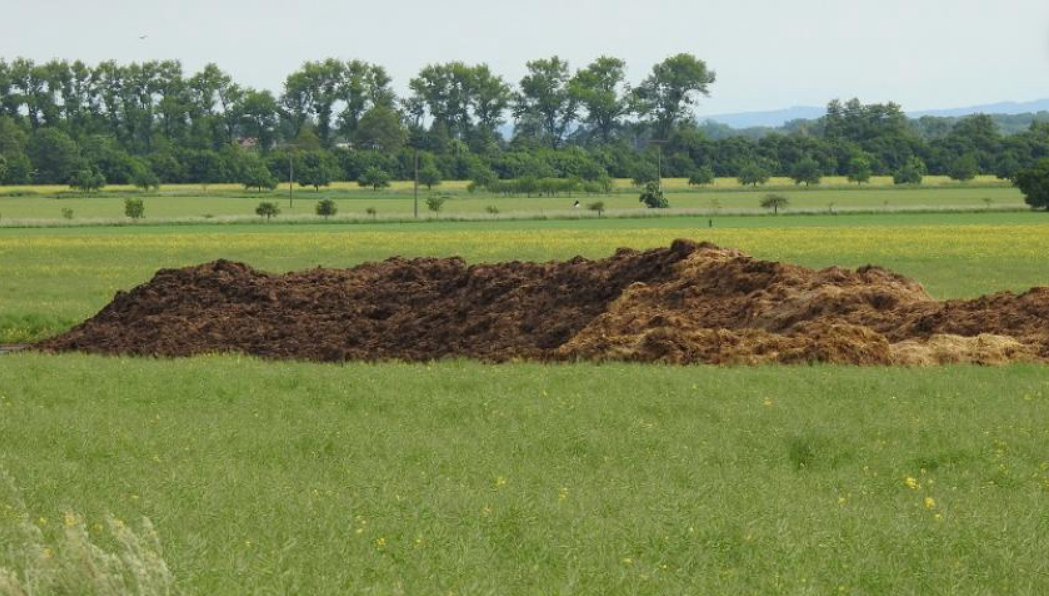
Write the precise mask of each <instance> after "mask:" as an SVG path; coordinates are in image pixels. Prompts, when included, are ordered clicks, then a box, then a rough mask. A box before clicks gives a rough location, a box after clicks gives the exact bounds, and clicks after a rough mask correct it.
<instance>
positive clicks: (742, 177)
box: [739, 163, 772, 187]
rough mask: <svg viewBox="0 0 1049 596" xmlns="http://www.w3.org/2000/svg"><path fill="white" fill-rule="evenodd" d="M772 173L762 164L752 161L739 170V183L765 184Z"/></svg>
mask: <svg viewBox="0 0 1049 596" xmlns="http://www.w3.org/2000/svg"><path fill="white" fill-rule="evenodd" d="M771 177H772V175H771V174H769V171H768V170H766V169H765V168H763V167H762V166H761V165H759V164H756V163H752V164H747V165H745V166H743V169H741V170H740V171H739V183H740V184H742V185H743V186H754V187H756V186H757V185H759V184H765V183H766V182H768V181H769V178H771Z"/></svg>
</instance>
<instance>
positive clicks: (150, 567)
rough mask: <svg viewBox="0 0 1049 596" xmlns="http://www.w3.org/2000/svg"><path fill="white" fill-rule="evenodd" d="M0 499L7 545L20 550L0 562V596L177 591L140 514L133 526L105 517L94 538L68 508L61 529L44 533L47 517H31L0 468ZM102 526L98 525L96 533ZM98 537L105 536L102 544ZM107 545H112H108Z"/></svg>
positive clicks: (150, 595) (0, 532) (143, 595)
mask: <svg viewBox="0 0 1049 596" xmlns="http://www.w3.org/2000/svg"><path fill="white" fill-rule="evenodd" d="M0 487H2V488H3V494H0V498H2V500H3V501H5V502H4V503H3V507H2V508H0V509H3V510H6V511H7V512H8V513H9V514H10V515H4V516H3V517H0V537H3V544H4V545H5V547H7V548H9V549H11V550H12V551H13V552H16V553H18V556H16V557H11V558H8V559H7V560H10V561H16V562H17V563H15V564H14V565H13V566H12V567H11V568H7V567H4V566H0V596H25V595H33V594H41V595H43V594H97V595H98V596H122V595H124V594H138V595H140V596H159V595H171V594H176V593H177V590H176V587H175V577H174V575H173V574H172V572H171V569H170V568H169V567H168V564H167V562H166V561H165V560H164V558H163V552H162V549H161V546H160V539H159V537H158V536H157V533H156V531H155V530H154V529H153V524H152V523H151V522H150V521H149V519H147V518H142V522H141V526H140V528H139V529H138V530H135V529H133V528H131V527H130V526H128V525H127V524H125V523H124V522H122V521H120V520H119V519H116V518H114V517H111V516H110V517H107V518H106V524H105V526H104V528H105V529H106V530H108V532H107V534H108V535H104V536H97V537H92V535H91V533H92V532H89V530H88V527H87V524H86V523H85V522H84V519H83V518H82V517H80V516H79V515H77V514H75V513H72V512H67V513H66V514H65V515H64V516H63V519H62V520H61V521H60V522H59V523H61V525H62V529H61V532H58V533H55V534H54V535H45V533H44V532H43V531H42V530H41V528H40V526H41V525H45V524H46V523H47V519H46V518H42V517H41V518H38V519H37V520H36V521H31V520H32V519H33V518H32V516H30V515H29V513H28V512H27V510H26V506H25V502H24V501H23V500H22V497H21V494H20V493H19V491H18V490H17V489H16V488H15V486H14V483H13V482H12V481H11V479H10V477H9V476H8V475H7V474H6V473H4V472H0ZM102 530H103V526H102V524H96V526H95V533H97V532H101V531H102ZM98 538H103V539H104V540H102V541H101V542H102V543H101V544H100V543H99V540H98ZM107 548H111V549H112V550H107Z"/></svg>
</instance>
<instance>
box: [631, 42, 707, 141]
mask: <svg viewBox="0 0 1049 596" xmlns="http://www.w3.org/2000/svg"><path fill="white" fill-rule="evenodd" d="M715 79H716V76H715V73H714V71H712V70H709V69H708V68H707V64H706V62H704V61H702V60H700V59H698V58H696V57H695V56H693V55H691V54H678V55H676V56H671V57H670V58H667V59H666V60H664V61H662V62H660V63H659V64H656V65H655V66H653V67H652V74H651V75H649V76H648V78H646V79H645V80H644V81H643V82H642V83H641V85H640V86H639V87H638V88H637V90H636V92H635V94H636V97H637V105H638V109H639V111H640V112H641V113H643V114H645V115H647V116H648V117H649V118H651V120H652V123H653V125H654V126H655V134H656V135H657V136H658V137H660V138H664V139H665V138H667V137H668V136H669V135H670V133H671V131H672V130H673V128H674V125H675V124H676V123H677V122H679V121H680V120H682V119H683V118H686V117H688V116H689V115H691V110H692V106H694V105H695V103H696V96H697V95H703V96H708V95H709V94H710V85H712V84H713V83H714V81H715Z"/></svg>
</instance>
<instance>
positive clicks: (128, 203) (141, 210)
mask: <svg viewBox="0 0 1049 596" xmlns="http://www.w3.org/2000/svg"><path fill="white" fill-rule="evenodd" d="M124 215H126V216H127V217H130V218H131V219H136V220H137V219H142V218H143V217H145V216H146V205H145V203H143V202H142V199H137V198H133V197H128V198H126V199H124Z"/></svg>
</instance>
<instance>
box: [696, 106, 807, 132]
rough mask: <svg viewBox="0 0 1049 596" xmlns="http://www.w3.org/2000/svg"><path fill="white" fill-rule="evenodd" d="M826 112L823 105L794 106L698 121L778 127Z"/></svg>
mask: <svg viewBox="0 0 1049 596" xmlns="http://www.w3.org/2000/svg"><path fill="white" fill-rule="evenodd" d="M826 113H827V109H826V108H823V107H819V108H817V107H814V106H794V107H792V108H784V109H782V110H770V111H767V112H738V113H735V114H715V115H713V116H700V117H699V121H700V122H702V121H704V120H712V121H714V122H718V123H720V124H727V125H728V126H731V127H732V128H755V127H768V128H778V127H780V126H783V125H784V124H786V123H787V122H790V121H791V120H815V119H817V118H822V117H823V115H824V114H826Z"/></svg>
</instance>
